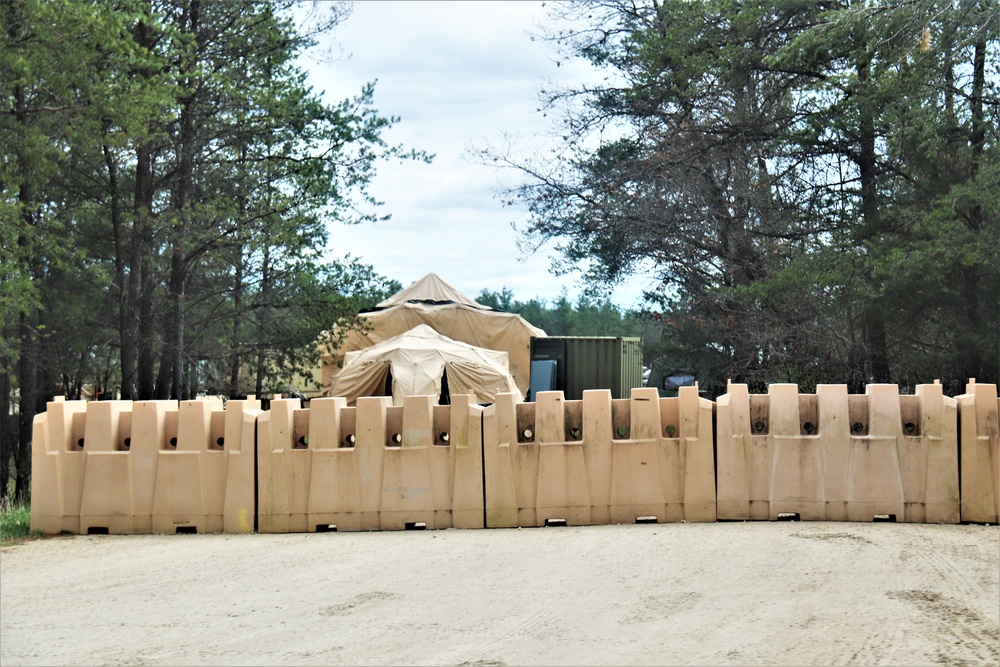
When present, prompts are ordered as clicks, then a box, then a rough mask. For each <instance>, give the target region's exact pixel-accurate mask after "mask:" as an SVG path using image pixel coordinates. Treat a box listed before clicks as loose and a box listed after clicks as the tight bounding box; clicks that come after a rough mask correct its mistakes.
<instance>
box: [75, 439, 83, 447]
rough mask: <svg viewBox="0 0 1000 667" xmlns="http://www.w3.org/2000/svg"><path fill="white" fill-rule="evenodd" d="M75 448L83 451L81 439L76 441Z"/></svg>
mask: <svg viewBox="0 0 1000 667" xmlns="http://www.w3.org/2000/svg"><path fill="white" fill-rule="evenodd" d="M76 446H77V447H79V448H80V449H83V438H80V439H79V440H77V441H76Z"/></svg>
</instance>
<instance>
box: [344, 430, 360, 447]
mask: <svg viewBox="0 0 1000 667" xmlns="http://www.w3.org/2000/svg"><path fill="white" fill-rule="evenodd" d="M355 440H357V438H355V437H354V434H353V433H351V434H350V435H348V436H347V437H346V438H344V447H353V446H354V441H355Z"/></svg>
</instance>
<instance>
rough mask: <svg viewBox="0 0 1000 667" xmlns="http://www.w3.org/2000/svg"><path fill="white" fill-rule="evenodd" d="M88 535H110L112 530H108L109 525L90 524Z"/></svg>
mask: <svg viewBox="0 0 1000 667" xmlns="http://www.w3.org/2000/svg"><path fill="white" fill-rule="evenodd" d="M87 534H88V535H110V534H111V531H109V530H108V527H107V526H88V527H87Z"/></svg>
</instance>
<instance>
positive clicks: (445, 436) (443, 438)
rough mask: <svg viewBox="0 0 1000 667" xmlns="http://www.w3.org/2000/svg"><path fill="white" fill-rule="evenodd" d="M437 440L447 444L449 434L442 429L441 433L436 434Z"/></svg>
mask: <svg viewBox="0 0 1000 667" xmlns="http://www.w3.org/2000/svg"><path fill="white" fill-rule="evenodd" d="M438 440H440V441H441V442H443V443H444V444H446V445H447V444H448V441H449V440H451V436H450V435H448V431H444V432H443V433H441V435H439V436H438Z"/></svg>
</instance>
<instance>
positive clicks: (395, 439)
mask: <svg viewBox="0 0 1000 667" xmlns="http://www.w3.org/2000/svg"><path fill="white" fill-rule="evenodd" d="M392 444H394V445H401V444H403V434H402V433H393V434H392Z"/></svg>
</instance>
